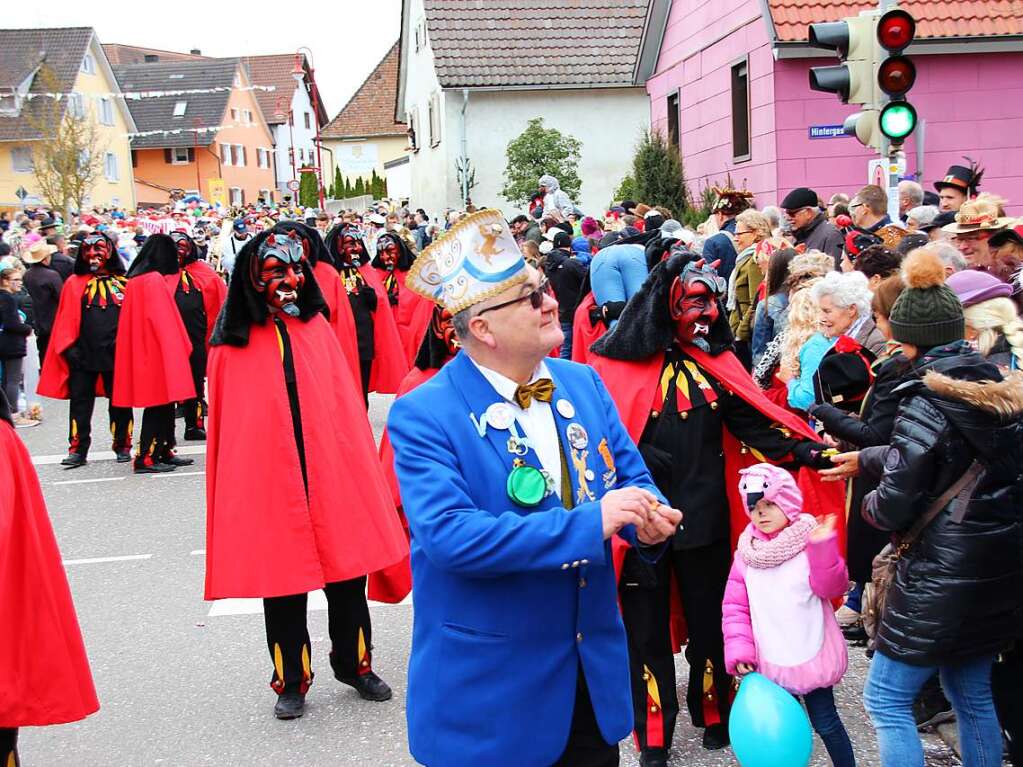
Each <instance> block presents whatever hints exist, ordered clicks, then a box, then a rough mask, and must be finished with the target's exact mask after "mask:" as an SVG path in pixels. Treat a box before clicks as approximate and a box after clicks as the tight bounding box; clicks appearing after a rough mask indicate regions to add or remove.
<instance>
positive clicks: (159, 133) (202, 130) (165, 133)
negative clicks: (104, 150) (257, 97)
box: [121, 123, 259, 138]
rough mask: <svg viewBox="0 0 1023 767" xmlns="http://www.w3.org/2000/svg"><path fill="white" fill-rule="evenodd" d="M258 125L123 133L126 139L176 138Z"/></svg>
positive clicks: (230, 124) (229, 125)
mask: <svg viewBox="0 0 1023 767" xmlns="http://www.w3.org/2000/svg"><path fill="white" fill-rule="evenodd" d="M258 124H259V123H229V124H227V125H206V126H198V127H192V128H169V129H167V130H147V131H140V132H139V133H123V134H121V135H123V136H125V137H127V138H142V137H143V136H176V135H178V134H181V133H217V132H218V131H222V130H226V129H227V128H254V127H256V126H257V125H258Z"/></svg>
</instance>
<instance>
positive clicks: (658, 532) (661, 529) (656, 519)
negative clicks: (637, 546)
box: [636, 502, 682, 546]
mask: <svg viewBox="0 0 1023 767" xmlns="http://www.w3.org/2000/svg"><path fill="white" fill-rule="evenodd" d="M681 521H682V512H681V511H679V510H678V509H673V508H671V506H665V505H663V504H662V503H660V502H658V503H657V504H656V505H655V506H654V507H653V508H651V510H650V516H649V518H648V521H647V524H646V525H645V526H643V527H637V528H636V538H638V539H639V542H640V543H643V544H646V545H647V546H656V545H657V544H658V543H662V542H663V541H666V540H668V539H669V538H671V537H672V536H673V535H674V534H675V531H676V530H677V529H678V526H679V523H680V522H681Z"/></svg>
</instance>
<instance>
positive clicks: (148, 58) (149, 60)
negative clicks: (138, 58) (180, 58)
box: [142, 53, 160, 64]
mask: <svg viewBox="0 0 1023 767" xmlns="http://www.w3.org/2000/svg"><path fill="white" fill-rule="evenodd" d="M142 60H143V61H144V62H145V63H146V64H153V63H155V62H157V61H159V60H160V57H159V56H157V55H156V54H155V53H147V54H146V55H145V56H143V57H142Z"/></svg>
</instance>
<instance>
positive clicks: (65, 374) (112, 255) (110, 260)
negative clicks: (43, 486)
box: [38, 232, 132, 469]
mask: <svg viewBox="0 0 1023 767" xmlns="http://www.w3.org/2000/svg"><path fill="white" fill-rule="evenodd" d="M126 283H127V278H126V277H125V276H124V264H123V263H122V261H121V259H120V257H119V256H118V255H117V243H115V242H114V241H113V240H112V239H111V238H110V237H108V236H107V235H105V234H103V233H102V232H96V233H94V234H90V235H87V236H86V237H84V238H83V239H82V241H81V243H80V244H79V247H78V255H77V257H76V259H75V267H74V274H73V275H72V276H71V277H69V278H68V280H67V282H65V283H64V289H63V290H61V293H60V303H59V304H58V306H57V315H56V317H55V318H54V321H53V333H52V335H51V336H50V343H49V346H48V347H47V350H46V359H45V360H44V361H43V371H42V375H41V376H40V378H39V386H38V391H39V393H40V394H42V395H43V396H45V397H54V398H56V399H67V400H70V408H69V415H68V454H67V457H66V458H65V459H64V460H63V461H61V465H62V466H64V467H66V468H68V469H75V468H78V467H79V466H84V465H85V464H86V461H87V459H88V456H89V447H90V446H91V445H92V411H93V408H94V407H95V404H96V396H97V395H99V396H105V397H109V396H110V394H111V393H112V392H113V390H114V344H115V341H116V339H117V327H118V322H119V320H120V317H121V304H122V303H123V302H124V293H125V285H126ZM108 412H109V415H110V433H111V434H112V435H113V438H114V441H113V445H112V446H111V449H112V450H113V451H114V453H115V454H116V455H117V460H118V462H119V463H127V462H128V461H130V460H131V432H132V412H131V408H125V407H114V405H113V402H112V401H111V403H110V405H109V408H108Z"/></svg>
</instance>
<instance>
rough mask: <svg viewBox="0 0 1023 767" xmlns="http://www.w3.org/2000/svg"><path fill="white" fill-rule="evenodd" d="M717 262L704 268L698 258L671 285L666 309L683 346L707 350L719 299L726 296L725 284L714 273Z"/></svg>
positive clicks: (676, 337) (687, 265)
mask: <svg viewBox="0 0 1023 767" xmlns="http://www.w3.org/2000/svg"><path fill="white" fill-rule="evenodd" d="M719 263H720V262H719V261H715V262H714V263H713V264H711V265H709V266H708V265H707V264H706V262H705V261H704V260H703V259H702V258H701V259H700V260H698V261H693V262H690V263H689V264H686V266H685V268H684V269H683V270H682V273H681V274H680V275H679V276H678V277H676V278H675V281H674V282H673V283H672V284H671V292H670V294H669V298H668V306H669V309H670V311H671V319H672V321H673V322H674V323H675V339H676V340H677V341H678V342H679V343H680V344H682V345H686V344H693V345H694V346H697V347H699V348H700V349H703V350H704V351H709V350H710V344H709V343H708V341H707V337H708V336H709V335H710V330H711V327H712V326H713V325H714V323H715V322H717V320H718V317H719V316H720V309H719V308H718V296H720V295H722V294H723V293H724V292H725V288H726V285H725V281H724V279H722V278H721V277H720V276H719V275H718V273H717V271H715V269H716V268H717V266H718V264H719Z"/></svg>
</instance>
